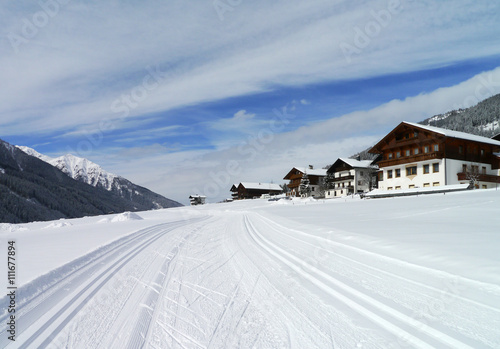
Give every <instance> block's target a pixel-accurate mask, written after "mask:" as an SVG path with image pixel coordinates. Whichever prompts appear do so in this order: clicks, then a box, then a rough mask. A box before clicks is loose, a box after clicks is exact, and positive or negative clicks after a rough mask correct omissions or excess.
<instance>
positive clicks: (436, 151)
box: [369, 122, 500, 189]
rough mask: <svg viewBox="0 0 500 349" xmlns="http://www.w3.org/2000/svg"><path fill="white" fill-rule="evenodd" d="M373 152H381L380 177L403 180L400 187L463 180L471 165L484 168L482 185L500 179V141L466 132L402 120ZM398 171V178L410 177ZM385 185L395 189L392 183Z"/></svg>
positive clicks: (393, 180) (386, 179)
mask: <svg viewBox="0 0 500 349" xmlns="http://www.w3.org/2000/svg"><path fill="white" fill-rule="evenodd" d="M369 152H370V153H374V154H381V160H380V161H379V162H378V165H379V168H380V170H381V171H380V174H381V175H380V176H379V180H383V181H389V182H391V183H395V184H397V183H400V185H399V188H396V187H398V185H395V187H394V188H396V189H407V188H408V187H407V188H404V186H405V185H408V186H409V188H412V187H411V185H413V187H415V186H417V185H419V184H421V185H424V186H427V185H426V184H428V185H429V186H430V185H434V186H436V185H449V184H459V183H463V182H464V181H465V180H466V179H465V177H467V175H466V173H465V172H464V170H465V168H466V167H467V166H469V167H470V166H477V167H478V168H480V169H481V175H482V177H481V178H480V179H479V182H483V184H482V187H485V186H486V187H488V183H498V181H499V179H500V177H499V176H498V174H499V171H498V170H499V168H500V161H499V156H498V155H497V154H498V153H499V152H500V142H499V141H496V140H493V139H490V138H486V137H480V136H474V135H470V134H467V133H463V132H457V131H450V130H445V129H440V128H437V127H431V126H424V125H419V124H414V123H408V122H402V123H401V124H399V125H398V126H397V127H396V128H395V129H393V130H392V131H391V132H390V133H389V134H388V135H387V136H385V137H384V138H383V139H382V140H381V141H380V142H378V143H377V144H376V145H375V146H374V147H373V148H372V149H370V151H369ZM462 169H464V170H462ZM393 171H394V173H393ZM396 171H398V178H401V177H403V176H404V177H407V178H408V179H409V180H410V181H407V182H406V183H405V182H404V181H402V180H400V181H399V182H398V181H396V180H395V174H396ZM401 172H402V173H401ZM429 174H433V176H434V177H432V176H427V180H426V179H424V181H423V182H422V183H420V182H419V181H418V180H414V178H416V177H417V176H421V175H429ZM417 179H421V177H418V178H417ZM412 182H413V184H411V183H412ZM401 183H402V184H401ZM381 187H384V185H382V186H381ZM385 187H386V189H392V186H390V185H385Z"/></svg>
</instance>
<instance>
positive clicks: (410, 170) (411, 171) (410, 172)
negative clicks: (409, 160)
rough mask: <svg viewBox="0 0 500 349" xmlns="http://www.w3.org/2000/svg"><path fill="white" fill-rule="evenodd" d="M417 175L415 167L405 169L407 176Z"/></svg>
mask: <svg viewBox="0 0 500 349" xmlns="http://www.w3.org/2000/svg"><path fill="white" fill-rule="evenodd" d="M416 174H417V166H411V167H407V168H406V175H407V176H415V175H416Z"/></svg>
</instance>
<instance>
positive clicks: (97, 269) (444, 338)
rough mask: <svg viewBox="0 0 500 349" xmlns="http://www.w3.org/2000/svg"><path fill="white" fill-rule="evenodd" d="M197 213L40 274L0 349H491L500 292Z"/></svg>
mask: <svg viewBox="0 0 500 349" xmlns="http://www.w3.org/2000/svg"><path fill="white" fill-rule="evenodd" d="M199 213H200V215H198V216H197V218H190V219H188V218H186V219H184V220H178V221H171V222H166V223H164V224H156V225H151V226H150V227H148V228H145V229H141V230H139V231H137V232H135V233H133V234H130V235H127V236H126V237H124V238H121V239H119V240H116V241H115V242H113V243H111V244H109V245H108V246H105V247H104V248H102V249H99V250H97V251H96V252H93V253H91V254H89V255H88V256H84V257H83V258H79V259H77V260H75V261H74V262H72V263H70V265H69V266H64V268H62V269H61V270H64V271H65V272H64V273H61V274H57V273H56V274H55V275H59V277H54V278H53V279H52V280H50V279H49V278H48V277H46V276H45V277H43V278H40V281H39V282H40V283H41V282H43V284H42V285H39V287H38V290H40V289H43V292H40V291H32V292H31V293H30V292H28V291H26V292H25V293H24V295H25V297H24V298H23V299H22V300H21V302H20V304H19V305H18V308H17V311H16V316H17V321H18V326H19V327H18V334H17V339H16V342H10V341H9V340H8V339H7V336H5V335H3V336H1V337H0V347H1V348H4V347H5V348H130V349H135V348H183V349H186V348H201V349H209V348H499V347H500V345H499V344H500V339H499V335H498V328H500V307H499V304H500V286H499V285H494V284H488V283H485V282H480V281H476V280H471V279H467V278H463V277H460V276H458V275H453V274H451V273H448V272H445V271H441V270H438V269H432V268H428V267H424V266H420V265H416V264H411V263H409V262H406V261H402V260H398V259H396V258H393V257H389V256H386V255H381V254H378V253H376V252H374V251H370V250H366V249H363V248H360V247H359V246H357V245H355V244H354V245H350V244H349V242H348V240H338V239H335V238H334V237H333V236H331V237H329V238H327V237H324V236H320V235H315V234H313V233H311V232H309V231H305V230H301V229H302V228H297V227H296V226H294V225H293V222H290V224H286V223H283V222H282V221H281V223H277V221H276V220H273V219H272V215H269V214H265V215H263V214H261V213H259V212H258V211H255V210H253V211H246V210H239V211H238V210H235V211H226V212H221V211H217V210H206V211H203V210H201V211H200V212H199ZM365 248H366V247H365ZM35 281H36V280H35ZM19 291H22V287H21V288H20V289H19ZM5 301H6V300H5V298H4V299H2V300H1V302H5ZM2 304H3V303H2ZM6 319H7V315H6V314H3V315H2V316H0V320H1V324H0V326H2V327H1V330H2V333H4V330H5V323H6Z"/></svg>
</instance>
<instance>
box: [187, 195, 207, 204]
mask: <svg viewBox="0 0 500 349" xmlns="http://www.w3.org/2000/svg"><path fill="white" fill-rule="evenodd" d="M206 198H207V197H206V196H204V195H190V196H189V202H190V203H191V205H192V206H196V205H204V204H205V200H206Z"/></svg>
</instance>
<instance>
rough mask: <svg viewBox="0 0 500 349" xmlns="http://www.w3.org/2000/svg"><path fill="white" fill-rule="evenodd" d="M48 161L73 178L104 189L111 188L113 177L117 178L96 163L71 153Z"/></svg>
mask: <svg viewBox="0 0 500 349" xmlns="http://www.w3.org/2000/svg"><path fill="white" fill-rule="evenodd" d="M49 163H50V164H51V165H52V166H54V167H57V168H58V169H60V170H61V171H63V172H64V173H66V174H67V175H68V176H70V177H71V178H73V179H76V180H79V181H81V182H85V183H87V184H90V185H92V186H93V187H96V186H101V187H103V188H104V189H106V190H112V189H113V183H114V181H115V178H118V176H117V175H115V174H113V173H110V172H107V171H104V170H103V169H102V167H101V166H99V165H97V164H96V163H94V162H92V161H90V160H88V159H85V158H80V157H78V156H74V155H72V154H66V155H63V156H60V157H58V158H55V159H52V160H50V161H49Z"/></svg>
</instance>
